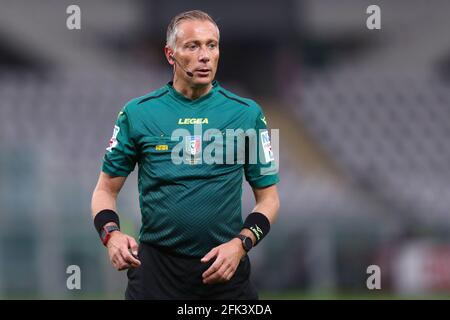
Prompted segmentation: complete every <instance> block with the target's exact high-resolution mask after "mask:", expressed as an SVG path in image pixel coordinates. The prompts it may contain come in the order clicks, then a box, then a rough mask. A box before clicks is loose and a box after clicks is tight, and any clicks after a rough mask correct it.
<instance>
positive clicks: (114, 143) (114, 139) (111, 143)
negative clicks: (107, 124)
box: [106, 126, 120, 152]
mask: <svg viewBox="0 0 450 320" xmlns="http://www.w3.org/2000/svg"><path fill="white" fill-rule="evenodd" d="M119 131H120V128H119V126H114V131H113V135H112V137H111V139H109V147H108V148H106V150H107V151H109V152H111V151H112V149H113V148H115V147H116V146H117V135H118V134H119Z"/></svg>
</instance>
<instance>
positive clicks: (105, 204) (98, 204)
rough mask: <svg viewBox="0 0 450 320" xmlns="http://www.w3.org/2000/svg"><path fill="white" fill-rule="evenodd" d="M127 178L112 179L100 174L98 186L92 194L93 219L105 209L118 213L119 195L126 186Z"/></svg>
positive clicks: (102, 173)
mask: <svg viewBox="0 0 450 320" xmlns="http://www.w3.org/2000/svg"><path fill="white" fill-rule="evenodd" d="M126 179H127V178H126V177H111V176H109V175H107V174H106V173H104V172H101V173H100V176H99V178H98V182H97V186H96V187H95V189H94V193H93V194H92V202H91V211H92V218H95V216H96V215H97V213H99V212H100V211H101V210H104V209H111V210H114V211H117V207H116V200H117V195H118V194H119V192H120V190H121V189H122V187H123V185H124V184H125V180H126Z"/></svg>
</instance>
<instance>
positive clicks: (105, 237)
mask: <svg viewBox="0 0 450 320" xmlns="http://www.w3.org/2000/svg"><path fill="white" fill-rule="evenodd" d="M114 231H120V229H119V227H118V226H104V227H103V228H102V232H101V235H100V240H102V243H103V245H104V246H105V247H106V245H107V244H108V241H109V238H111V233H113V232H114Z"/></svg>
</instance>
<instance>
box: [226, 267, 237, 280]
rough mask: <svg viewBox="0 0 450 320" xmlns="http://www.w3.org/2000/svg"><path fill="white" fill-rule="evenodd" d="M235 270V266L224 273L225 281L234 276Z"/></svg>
mask: <svg viewBox="0 0 450 320" xmlns="http://www.w3.org/2000/svg"><path fill="white" fill-rule="evenodd" d="M235 272H236V269H233V268H230V269H228V270H227V271H226V272H225V274H224V275H223V278H224V281H230V279H231V278H233V276H234V273H235Z"/></svg>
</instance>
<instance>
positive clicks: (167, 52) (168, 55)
mask: <svg viewBox="0 0 450 320" xmlns="http://www.w3.org/2000/svg"><path fill="white" fill-rule="evenodd" d="M164 54H165V56H166V59H167V61H168V62H169V64H170V65H172V66H173V65H174V63H175V61H174V60H173V59H172V56H173V54H174V52H173V50H172V48H170V47H168V46H165V47H164Z"/></svg>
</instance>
